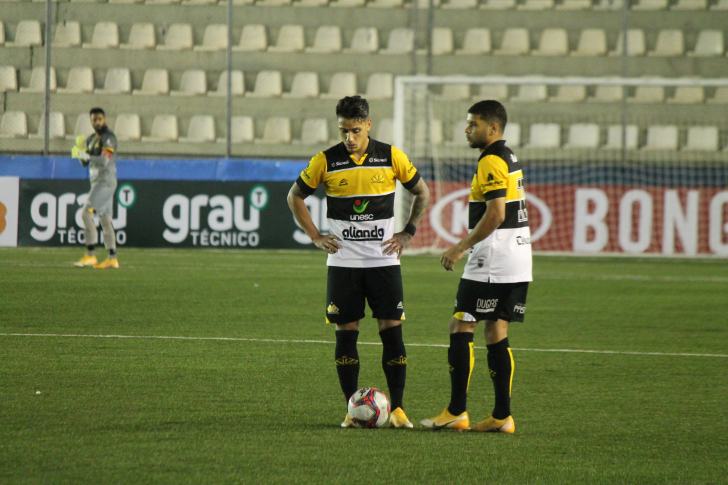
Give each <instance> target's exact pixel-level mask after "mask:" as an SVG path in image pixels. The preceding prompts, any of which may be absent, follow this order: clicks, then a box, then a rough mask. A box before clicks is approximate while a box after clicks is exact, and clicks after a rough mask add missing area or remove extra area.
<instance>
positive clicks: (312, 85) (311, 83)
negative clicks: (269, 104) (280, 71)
mask: <svg viewBox="0 0 728 485" xmlns="http://www.w3.org/2000/svg"><path fill="white" fill-rule="evenodd" d="M318 95H319V79H318V73H316V72H297V73H296V74H295V75H294V76H293V82H292V83H291V92H289V93H283V97H284V98H318Z"/></svg>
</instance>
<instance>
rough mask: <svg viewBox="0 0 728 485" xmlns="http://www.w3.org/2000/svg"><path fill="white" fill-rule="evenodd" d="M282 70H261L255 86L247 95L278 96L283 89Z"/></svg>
mask: <svg viewBox="0 0 728 485" xmlns="http://www.w3.org/2000/svg"><path fill="white" fill-rule="evenodd" d="M282 86H283V82H282V80H281V73H280V71H260V72H259V73H258V76H257V77H256V78H255V88H254V89H253V91H252V92H251V91H248V92H246V93H245V96H247V97H250V98H278V97H280V96H281V94H282V91H283V87H282Z"/></svg>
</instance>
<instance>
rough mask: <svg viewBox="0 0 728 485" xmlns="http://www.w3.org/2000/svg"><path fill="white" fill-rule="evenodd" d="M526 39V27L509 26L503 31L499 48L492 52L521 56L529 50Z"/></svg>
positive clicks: (528, 43) (501, 54)
mask: <svg viewBox="0 0 728 485" xmlns="http://www.w3.org/2000/svg"><path fill="white" fill-rule="evenodd" d="M530 44H531V43H530V41H529V39H528V29H521V28H511V29H506V30H505V32H504V33H503V40H502V41H501V48H500V49H496V50H495V51H494V52H493V54H496V55H499V56H522V55H527V54H528V53H529V51H530V50H531V47H530Z"/></svg>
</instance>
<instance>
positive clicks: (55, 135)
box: [28, 111, 66, 140]
mask: <svg viewBox="0 0 728 485" xmlns="http://www.w3.org/2000/svg"><path fill="white" fill-rule="evenodd" d="M48 119H49V120H50V123H49V130H48V138H49V139H51V140H63V139H65V138H66V120H64V119H63V113H59V112H57V111H51V113H50V117H49V118H48ZM28 138H34V139H38V138H42V139H45V113H42V114H41V115H40V122H39V123H38V133H31V134H29V135H28Z"/></svg>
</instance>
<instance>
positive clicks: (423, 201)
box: [407, 179, 430, 227]
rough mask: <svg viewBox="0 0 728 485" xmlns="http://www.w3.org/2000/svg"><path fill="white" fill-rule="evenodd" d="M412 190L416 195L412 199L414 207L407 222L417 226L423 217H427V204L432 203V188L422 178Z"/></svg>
mask: <svg viewBox="0 0 728 485" xmlns="http://www.w3.org/2000/svg"><path fill="white" fill-rule="evenodd" d="M411 192H412V194H414V196H415V197H414V200H413V201H412V209H411V210H410V217H409V220H408V221H407V224H412V225H414V226H415V227H417V225H418V224H419V223H420V221H421V220H422V218H423V217H425V213H426V212H427V206H428V205H429V204H430V189H428V188H427V184H426V183H425V182H424V181H423V180H421V179H420V181H419V182H418V183H417V185H416V186H415V187H414V188H413V189H412V190H411Z"/></svg>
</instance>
